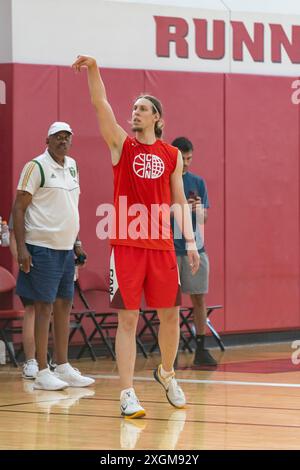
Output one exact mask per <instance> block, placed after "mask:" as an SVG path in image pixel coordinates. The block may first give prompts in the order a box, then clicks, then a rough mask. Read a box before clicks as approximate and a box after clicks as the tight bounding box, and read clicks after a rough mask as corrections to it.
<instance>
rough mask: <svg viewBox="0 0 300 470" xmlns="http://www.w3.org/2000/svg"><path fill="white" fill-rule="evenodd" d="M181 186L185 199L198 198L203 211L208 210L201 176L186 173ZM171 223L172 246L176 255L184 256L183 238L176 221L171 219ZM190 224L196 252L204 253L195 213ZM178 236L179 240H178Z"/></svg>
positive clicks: (204, 186) (206, 195) (205, 191)
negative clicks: (191, 224)
mask: <svg viewBox="0 0 300 470" xmlns="http://www.w3.org/2000/svg"><path fill="white" fill-rule="evenodd" d="M182 179H183V186H184V193H185V196H186V198H187V199H189V198H190V197H191V196H192V197H195V196H199V197H200V198H201V204H203V207H204V208H205V209H208V208H209V201H208V194H207V188H206V183H205V181H204V179H203V178H201V176H197V175H195V174H194V173H189V172H186V173H185V174H184V175H183V176H182ZM171 221H172V230H173V234H174V245H175V250H176V255H181V256H182V255H186V247H185V238H184V236H183V235H181V231H180V230H179V228H178V226H177V224H176V221H174V217H172V219H171ZM192 222H193V230H194V234H195V239H196V245H197V248H198V252H199V253H202V252H203V251H205V248H204V240H203V236H202V234H201V231H200V229H199V225H198V224H196V215H195V212H192ZM179 236H180V238H178V237H179Z"/></svg>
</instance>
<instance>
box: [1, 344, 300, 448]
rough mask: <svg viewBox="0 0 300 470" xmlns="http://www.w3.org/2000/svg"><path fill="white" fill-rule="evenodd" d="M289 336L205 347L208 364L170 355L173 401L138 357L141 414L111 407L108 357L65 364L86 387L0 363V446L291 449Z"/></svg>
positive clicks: (297, 380)
mask: <svg viewBox="0 0 300 470" xmlns="http://www.w3.org/2000/svg"><path fill="white" fill-rule="evenodd" d="M294 351H295V350H294V349H292V347H291V343H280V344H272V345H260V346H257V345H256V346H251V347H250V346H247V347H246V346H243V347H235V348H228V349H227V350H226V351H225V353H223V354H222V353H221V352H220V351H219V350H218V349H213V350H212V352H213V354H214V356H215V357H216V358H218V359H219V360H220V363H221V364H220V366H219V367H218V369H216V370H199V369H197V368H195V367H191V364H192V355H191V354H185V353H182V354H181V355H180V357H179V363H178V370H177V373H176V375H177V378H178V379H179V380H180V383H181V386H182V387H183V389H184V391H185V393H186V396H187V401H188V404H187V406H186V408H185V409H184V410H176V409H175V408H172V407H171V406H170V405H169V403H168V402H167V400H166V398H165V395H164V392H163V389H162V388H161V387H160V386H159V384H157V383H156V382H155V381H154V379H153V376H152V369H153V368H154V367H155V366H156V365H157V364H158V362H159V356H158V355H157V354H153V355H152V357H151V358H149V359H144V358H142V357H140V356H139V357H138V360H137V364H136V371H135V377H136V380H135V389H136V392H137V395H138V397H139V398H140V401H141V403H142V404H143V406H144V407H145V409H146V411H147V415H146V417H145V418H144V419H140V420H124V419H122V418H121V417H120V414H119V386H118V378H117V369H116V365H115V363H114V362H113V361H112V360H111V359H105V358H100V359H98V360H97V361H96V362H92V361H90V360H87V359H84V360H81V361H73V362H72V364H73V365H74V366H76V367H78V368H80V370H81V371H82V372H83V373H86V374H88V375H92V376H93V377H95V378H96V384H95V386H94V387H89V388H80V389H76V388H68V389H67V390H66V391H61V392H47V391H34V390H33V389H32V381H28V380H23V379H22V378H21V374H20V369H15V368H14V367H11V366H9V365H2V366H0V449H8V450H13V449H33V450H35V449H70V450H74V449H79V450H81V449H84V450H88V449H90V450H92V449H94V450H101V449H104V450H113V449H124V450H125V449H126V450H132V449H155V450H160V449H168V450H169V449H177V450H180V449H181V450H182V449H185V450H191V449H193V450H195V449H198V450H202V449H300V371H299V366H298V365H294V364H293V363H292V361H291V354H292V353H293V352H294Z"/></svg>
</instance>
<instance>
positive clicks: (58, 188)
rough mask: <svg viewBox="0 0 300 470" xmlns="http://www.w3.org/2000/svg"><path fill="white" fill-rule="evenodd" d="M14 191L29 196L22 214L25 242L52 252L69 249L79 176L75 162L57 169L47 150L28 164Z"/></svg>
mask: <svg viewBox="0 0 300 470" xmlns="http://www.w3.org/2000/svg"><path fill="white" fill-rule="evenodd" d="M18 189H19V190H21V191H27V192H28V193H30V194H32V201H31V203H30V204H29V206H28V208H27V210H26V213H25V241H26V243H30V244H31V245H37V246H44V247H47V248H52V249H54V250H71V249H72V248H73V245H74V242H75V240H76V237H77V234H78V232H79V212H78V202H79V194H80V188H79V176H78V171H77V166H76V162H75V160H73V158H71V157H65V163H64V166H63V167H62V166H60V165H59V164H58V163H56V161H55V160H53V158H52V157H51V156H50V154H49V152H48V150H46V151H45V152H44V153H43V154H42V155H40V156H38V157H36V158H35V159H34V160H32V161H31V162H28V163H27V164H26V165H25V167H24V169H23V171H22V174H21V177H20V181H19V184H18Z"/></svg>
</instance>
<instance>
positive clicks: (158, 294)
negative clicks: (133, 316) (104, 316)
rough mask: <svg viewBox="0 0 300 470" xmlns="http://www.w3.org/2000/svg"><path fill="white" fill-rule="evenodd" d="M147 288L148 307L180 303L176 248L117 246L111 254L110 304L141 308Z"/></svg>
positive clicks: (126, 307) (165, 306) (161, 306)
mask: <svg viewBox="0 0 300 470" xmlns="http://www.w3.org/2000/svg"><path fill="white" fill-rule="evenodd" d="M143 290H144V293H145V299H146V303H147V305H148V307H151V308H155V309H158V308H171V307H175V306H176V305H180V304H181V290H180V281H179V274H178V267H177V260H176V255H175V251H166V250H149V249H148V248H137V247H134V246H123V245H114V246H113V247H112V250H111V256H110V305H111V307H113V308H118V309H126V310H138V309H139V308H140V306H141V299H142V292H143Z"/></svg>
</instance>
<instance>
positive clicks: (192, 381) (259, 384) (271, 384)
mask: <svg viewBox="0 0 300 470" xmlns="http://www.w3.org/2000/svg"><path fill="white" fill-rule="evenodd" d="M89 377H92V378H93V379H112V380H118V379H119V376H118V375H102V374H101V375H90V374H89ZM133 379H134V380H137V381H140V382H155V379H153V378H151V377H134V378H133ZM176 380H177V382H181V383H190V384H210V385H242V386H254V387H285V388H300V384H288V383H277V382H275V383H274V382H244V381H238V380H197V379H176Z"/></svg>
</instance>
